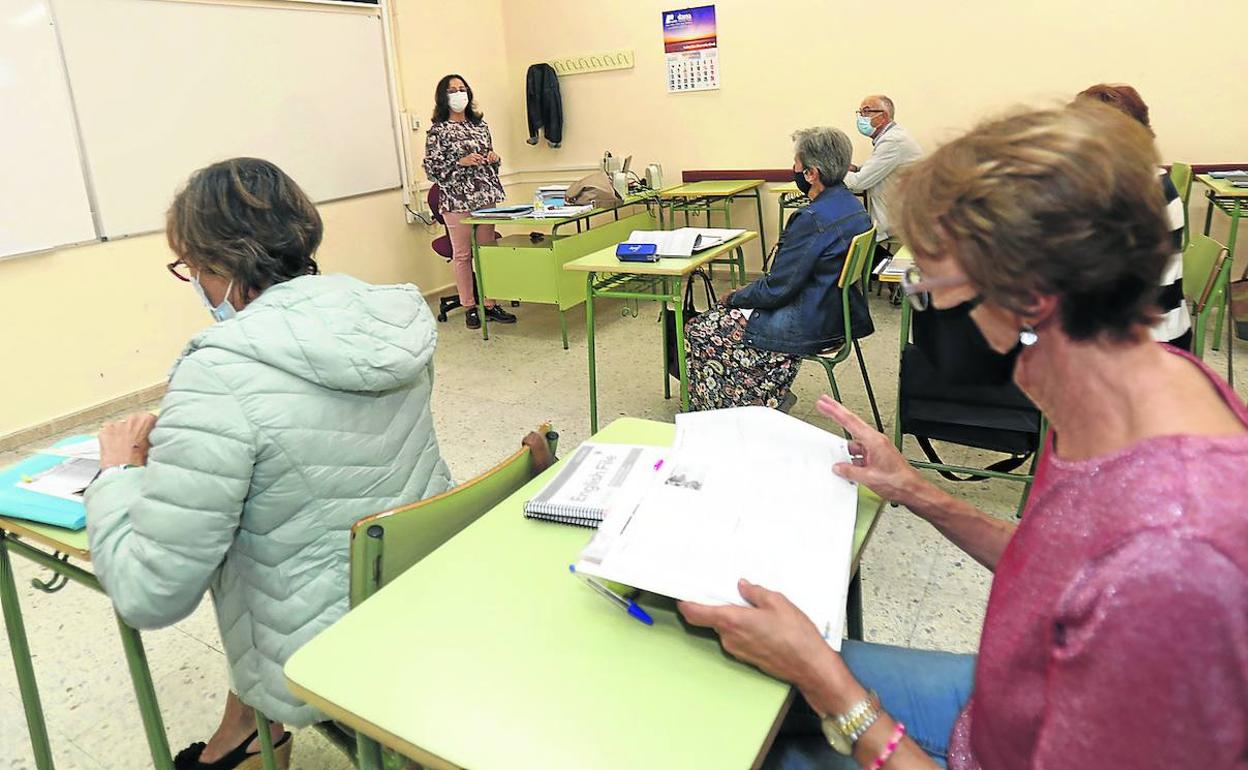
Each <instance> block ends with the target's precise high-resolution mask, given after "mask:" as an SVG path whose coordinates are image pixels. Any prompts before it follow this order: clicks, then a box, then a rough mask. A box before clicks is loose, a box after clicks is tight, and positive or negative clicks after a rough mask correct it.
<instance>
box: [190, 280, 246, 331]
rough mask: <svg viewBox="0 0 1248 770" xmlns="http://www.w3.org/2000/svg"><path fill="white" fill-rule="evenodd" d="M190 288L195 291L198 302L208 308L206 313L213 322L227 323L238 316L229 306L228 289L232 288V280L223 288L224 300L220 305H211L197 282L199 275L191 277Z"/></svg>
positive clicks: (231, 306)
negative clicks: (210, 314) (210, 315)
mask: <svg viewBox="0 0 1248 770" xmlns="http://www.w3.org/2000/svg"><path fill="white" fill-rule="evenodd" d="M191 287H192V288H194V289H195V293H196V294H198V295H199V300H200V302H203V303H204V307H206V308H208V312H209V313H212V319H213V320H214V321H228V320H229V319H231V318H233V317H234V316H235V315H237V314H238V311H237V310H235V309H234V306H233V305H231V304H230V289H231V288H233V287H234V281H233V279H231V280H230V283H229V285H228V286H226V287H225V298H224V299H222V300H221V304H220V305H215V306H214V305H213V304H212V300H210V299H208V294H207V293H206V292H205V291H204V286H203V284H201V283H200V282H199V273H195V274H194V275H192V276H191Z"/></svg>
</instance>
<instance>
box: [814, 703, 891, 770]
mask: <svg viewBox="0 0 1248 770" xmlns="http://www.w3.org/2000/svg"><path fill="white" fill-rule="evenodd" d="M879 718H880V698H879V696H878V695H876V694H875V690H872V691H871V692H870V693H868V694H867V697H866V698H864V699H863V700H860V701H858V702H857V703H855V704H854V705H853V706H850V707H849V711H846V712H845V713H844V714H835V715H833V714H829V715H827V716H824V717H823V734H824V736H826V737H827V739H828V743H830V744H832V748H834V749H836V751H837V753H838V754H844V755H845V756H849V755H850V754H853V753H854V744H855V743H857V742H858V739H859V738H861V737H862V735H863V733H865V732H866V731H867V730H868V729H869V728H870V727H871V725H873V724H875V720H877V719H879Z"/></svg>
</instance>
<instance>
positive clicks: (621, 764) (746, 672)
mask: <svg viewBox="0 0 1248 770" xmlns="http://www.w3.org/2000/svg"><path fill="white" fill-rule="evenodd" d="M674 434H675V426H673V425H671V424H666V423H658V422H651V421H648V420H638V419H633V418H623V419H620V420H617V421H615V422H613V423H612V424H611V425H610V426H608V427H607V428H606V429H605V430H603V431H602V433H600V434H597V435H595V436H594V440H595V441H611V442H622V443H640V444H653V445H669V444H671V442H672V439H673V436H674ZM557 468H558V466H556V467H555V468H551V469H548V470H547V471H546V472H545V473H543V474H542V475H541V476H540V477H538V478H536V479H534V480H533V481H532V482H530V483H529V484H527V485H526V486H525V487H523V488H522V489H520V490H519V491H517V492H516V493H515V494H514V495H512V496H511V497H509V498H507V499H506V500H504V501H503V502H502V503H500V504H499V505H498V506H497V507H496V508H494V509H493V510H491V511H490V512H488V513H486V514H485V516H483V517H482V518H481V519H479V520H478V521H477V522H476V523H475V524H472V525H471V526H470V527H468V528H467V529H466V530H464V531H463V532H462V533H460V534H459V535H456V536H455V537H454V538H453V539H452V540H451V541H450V542H448V543H447V544H446V545H444V546H442V547H441V548H439V549H438V550H436V551H434V552H433V553H432V554H430V555H429V556H427V557H426V558H425V559H424V560H422V561H420V562H418V563H417V564H416V565H415V566H414V567H412V568H411V569H410V570H408V571H407V572H405V573H404V574H403V575H401V576H400V577H398V578H396V579H395V580H394V581H393V582H391V583H390V584H389V585H387V586H386V587H385V588H382V589H381V591H379V592H378V593H376V594H374V595H373V596H372V598H370V599H368V600H367V601H365V602H364V603H363V604H361V605H360V606H359V607H356V608H355V609H353V610H351V612H349V613H347V615H346V616H345V617H344V618H343V619H341V620H339V621H338V622H337V623H335V624H334V625H333V626H331V627H330V628H328V629H327V630H325V631H323V632H322V633H321V634H320V635H319V636H317V637H316V638H315V639H313V640H312V641H311V642H309V643H308V644H306V645H305V646H304V647H303V648H302V649H300V650H299V651H298V652H296V653H295V654H294V655H293V656H292V657H291V658H290V660H289V661H288V662H287V663H286V679H287V682H288V684H289V686H290V689H291V692H293V693H294V694H295V695H296V696H298V697H300V698H302V699H304V700H305V701H307V702H309V703H311V704H313V705H315V706H316V707H318V708H319V709H321V710H322V711H324V712H325V713H326V714H329V715H330V716H331V717H333V718H334V719H336V720H338V721H340V722H342V723H344V724H345V725H347V726H349V727H351V728H353V729H355V730H358V731H360V732H363V733H364V734H366V735H368V736H369V737H371V738H373V739H375V740H377V741H379V742H380V743H382V744H383V745H385V746H388V747H390V748H392V749H394V750H396V751H398V752H400V753H402V754H404V755H406V756H408V757H410V758H412V759H413V760H415V761H417V762H420V763H421V764H422V765H425V766H427V767H432V768H457V767H458V768H472V770H494V769H495V768H497V769H498V770H504V769H505V770H529V769H532V770H537V769H538V768H540V769H541V770H565V769H571V768H575V769H576V770H583V769H584V768H594V769H595V770H615V769H617V768H618V769H619V770H625V769H627V770H635V769H636V768H648V767H653V768H701V767H714V768H722V769H723V770H731V769H732V768H741V769H744V768H749V767H751V766H755V765H757V763H758V761H759V759H760V757H761V756H762V755H763V754H765V753H766V751H767V749H768V748H769V747H770V745H771V741H772V738H773V737H774V735H775V731H776V729H777V728H778V726H779V724H780V722H781V720H782V719H783V717H784V715H785V713H786V711H787V706H788V704H789V702H790V701H791V699H792V698H793V697H794V694H793V692H792V691H791V689H790V687H789V686H788V685H787V684H785V683H783V682H780V681H778V680H775V679H772V678H771V677H768V676H766V675H764V674H762V673H760V672H758V671H757V670H756V669H754V668H752V667H750V666H746V665H744V664H742V663H739V662H737V661H734V660H732V659H731V658H730V657H728V656H727V655H725V654H724V653H723V652H722V651H721V650H720V648H719V643H718V641H717V640H716V638H715V637H714V635H712V634H708V633H705V632H703V631H701V630H698V631H691V630H690V629H688V628H686V627H685V626H684V625H682V623H681V621H680V619H679V617H678V615H677V613H676V611H675V607H674V605H673V604H672V602H671V601H670V600H665V599H661V598H658V597H651V596H648V595H643V597H642V598H641V602H642V603H643V604H645V605H647V607H649V608H651V610H652V611H651V614H652V615H653V617H654V620H655V623H654V625H653V626H645V625H642V624H641V623H639V622H637V621H636V620H634V619H633V618H631V617H629V616H628V615H626V614H625V613H623V612H621V611H619V610H618V609H616V608H615V607H613V606H612V605H611V604H610V603H608V602H607V601H605V600H604V599H603V598H602V597H601V596H598V595H597V594H595V593H594V592H593V591H591V590H590V589H589V588H588V587H587V586H585V585H582V584H581V582H580V581H579V580H577V579H576V578H575V577H573V576H571V575H569V574H568V564H570V563H572V562H573V561H575V560H576V558H577V554H578V553H579V552H580V550H581V548H582V547H583V546H584V545H585V543H586V542H587V541H588V539H589V537H590V532H589V531H587V530H584V529H580V528H577V527H569V526H565V525H561V524H553V523H550V522H544V521H535V520H530V519H526V518H524V515H523V513H522V511H523V506H524V503H525V502H526V501H527V500H529V499H530V498H531V497H532V496H533V495H534V494H535V493H536V492H537V490H538V489H539V488H540V487H541V486H542V485H543V484H545V483H546V482H547V481H548V480H549V479H550V477H551V475H552V474H554V473H555V472H556V471H557ZM882 505H883V502H882V501H881V500H880V498H878V497H876V496H875V495H874V494H872V493H871V492H869V491H867V490H865V489H863V490H862V491H861V492H860V493H859V499H858V514H857V517H858V518H857V527H856V530H855V533H854V555H855V564H857V558H858V556H859V555H861V553H862V548H863V546H864V545H865V543H866V542H867V540H868V538H869V536H870V534H871V530H872V528H873V526H874V524H875V521H876V518H877V517H878V514H879V511H880V509H881V507H882ZM859 590H860V589H859Z"/></svg>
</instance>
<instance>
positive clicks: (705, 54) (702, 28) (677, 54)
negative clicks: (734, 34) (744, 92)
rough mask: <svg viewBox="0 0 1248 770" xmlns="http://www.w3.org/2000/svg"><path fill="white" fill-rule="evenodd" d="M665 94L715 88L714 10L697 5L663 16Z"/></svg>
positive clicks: (717, 81)
mask: <svg viewBox="0 0 1248 770" xmlns="http://www.w3.org/2000/svg"><path fill="white" fill-rule="evenodd" d="M663 50H664V51H665V52H666V54H667V92H668V93H669V94H670V93H676V92H679V91H710V90H713V89H716V88H719V43H718V40H717V38H716V35H715V6H713V5H699V6H698V7H697V8H681V9H680V10H677V11H665V12H664V13H663Z"/></svg>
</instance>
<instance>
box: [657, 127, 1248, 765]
mask: <svg viewBox="0 0 1248 770" xmlns="http://www.w3.org/2000/svg"><path fill="white" fill-rule="evenodd" d="M1156 165H1157V159H1156V153H1155V150H1154V148H1153V143H1152V137H1151V135H1150V134H1149V133H1148V132H1147V131H1146V130H1145V129H1144V128H1143V126H1141V125H1140V124H1138V123H1136V122H1135V121H1132V120H1130V119H1128V118H1126V117H1124V116H1123V115H1121V114H1120V113H1118V112H1116V111H1114V110H1111V109H1107V108H1106V107H1104V106H1102V105H1097V104H1085V103H1081V104H1078V105H1076V106H1074V107H1071V108H1069V109H1058V110H1044V111H1038V112H1027V113H1021V114H1017V115H1013V116H1010V117H1006V118H1003V119H999V120H993V121H990V122H987V123H985V124H983V125H981V126H979V127H977V128H975V129H974V130H972V131H971V132H969V133H968V134H966V135H965V136H962V137H960V138H958V139H956V140H954V141H953V142H950V143H949V144H947V145H945V146H944V147H942V148H940V149H939V150H937V151H936V152H935V153H933V154H932V155H931V156H930V157H928V158H927V159H926V160H924V161H921V162H919V163H918V164H916V165H915V166H914V167H913V168H912V172H911V174H910V176H909V177H908V179H907V180H906V182H905V183H904V184H903V188H902V191H903V200H904V204H905V205H903V206H902V209H901V211H902V221H901V228H902V232H903V239H904V240H905V242H906V244H907V245H908V246H909V247H910V248H911V249H912V250H913V253H914V263H915V267H914V269H913V270H911V271H910V272H909V273H908V274H907V275H906V278H905V281H904V282H903V288H904V289H905V292H906V294H908V295H909V296H910V297H911V299H912V301H913V302H914V304H915V305H916V307H919V308H926V307H929V306H930V307H935V308H938V309H939V308H947V307H951V306H955V305H957V304H960V303H963V302H970V303H973V304H974V306H975V309H974V310H973V312H972V318H973V320H974V322H975V325H976V326H977V328H978V329H979V331H980V332H981V333H982V334H983V336H984V338H985V339H986V340H987V342H988V344H989V345H991V347H992V348H993V349H995V350H996V351H998V352H1006V351H1008V350H1011V349H1014V348H1021V353H1020V354H1019V356H1018V358H1017V363H1016V365H1015V369H1014V380H1015V382H1017V383H1018V385H1019V386H1020V387H1021V388H1022V389H1023V390H1024V391H1025V392H1026V393H1027V395H1028V396H1029V397H1031V399H1032V400H1033V401H1034V402H1035V403H1036V404H1037V405H1038V406H1039V407H1040V408H1041V409H1042V410H1043V411H1044V413H1045V414H1046V415H1047V416H1048V418H1049V419H1050V421H1051V424H1052V426H1053V427H1052V431H1051V432H1050V434H1049V436H1048V437H1047V440H1046V444H1045V447H1044V451H1043V455H1042V457H1041V460H1040V465H1039V467H1038V469H1037V473H1036V480H1035V484H1034V486H1033V488H1032V490H1031V494H1030V497H1029V499H1028V501H1027V506H1026V509H1025V511H1024V514H1023V517H1022V520H1021V522H1019V523H1015V522H1014V521H1010V520H1006V519H1004V518H1001V517H998V516H993V515H991V514H988V513H985V512H983V511H980V510H977V509H976V508H974V507H973V506H972V505H970V504H969V503H967V502H964V501H962V500H958V499H957V498H955V497H953V496H952V495H950V494H949V493H947V492H944V491H942V490H941V489H939V488H937V487H936V486H934V485H933V484H932V483H930V482H928V481H927V480H925V479H924V478H922V477H921V476H920V475H919V474H918V472H917V471H916V470H915V469H914V468H912V467H911V466H910V465H909V464H908V463H907V462H906V460H905V458H903V457H902V455H901V454H900V453H899V452H898V451H897V449H896V448H895V447H894V446H893V443H892V441H891V440H890V439H889V438H888V437H886V436H884V435H882V434H880V433H879V432H878V431H875V430H873V429H872V428H870V427H869V426H868V425H867V424H866V423H864V422H863V421H862V420H861V419H859V418H858V417H857V416H855V415H853V414H852V413H850V412H849V411H847V410H846V409H845V408H844V407H842V406H841V405H839V404H837V403H835V402H834V401H832V400H831V399H828V398H827V397H826V396H825V397H824V399H823V400H821V401H820V403H819V410H820V411H821V412H822V413H823V414H825V415H827V416H829V417H831V418H832V419H834V420H836V421H837V422H839V423H840V424H841V425H843V426H845V427H846V428H847V429H848V430H849V431H850V433H851V434H852V435H853V444H851V447H852V448H853V449H854V450H856V451H854V454H855V455H858V456H859V457H860V458H861V459H859V460H858V461H856V463H855V464H853V465H848V464H847V465H840V466H837V467H836V468H835V469H834V470H835V471H836V472H837V473H839V474H840V475H842V476H844V477H846V478H848V479H851V480H853V481H857V482H860V483H862V484H864V485H866V486H868V487H870V488H871V489H873V490H875V491H876V492H877V493H879V494H880V495H882V496H883V497H885V498H886V499H889V500H893V501H895V502H898V503H901V504H903V505H905V506H907V507H908V508H910V510H911V511H913V512H914V513H915V514H917V515H918V516H920V517H922V518H924V519H926V520H927V521H929V522H930V523H932V524H933V525H935V527H936V528H937V529H938V530H939V531H940V532H941V533H942V534H943V535H945V536H946V537H948V538H949V539H950V540H951V541H952V542H953V543H955V544H956V545H958V546H959V547H960V548H961V549H962V550H964V551H965V552H966V553H967V554H969V555H970V556H972V557H973V558H975V559H976V560H977V561H979V562H980V563H982V564H983V565H984V566H986V567H987V568H988V569H990V570H992V571H993V572H994V579H993V586H992V593H991V596H990V598H989V600H988V610H987V614H986V617H985V619H984V628H983V634H982V637H981V641H980V646H979V654H978V656H977V657H976V656H968V655H952V654H949V653H940V652H931V651H926V650H909V649H902V648H896V647H887V646H883V645H876V644H867V643H863V642H853V641H849V640H847V641H845V642H844V645H843V647H842V651H841V653H840V654H838V653H836V652H834V651H833V650H832V649H831V648H830V647H828V645H827V644H826V643H825V642H824V640H823V638H822V637H821V635H820V633H819V632H818V630H817V629H816V628H815V627H814V626H813V625H812V624H811V622H810V621H809V620H808V619H807V618H806V617H805V616H804V615H803V614H802V613H801V612H800V611H799V610H797V609H796V608H795V607H794V606H793V605H792V604H791V603H790V602H789V601H788V600H787V599H785V597H784V596H782V595H780V594H777V593H774V592H771V591H768V590H766V589H764V588H762V587H759V586H754V585H750V584H748V583H745V582H742V585H741V593H742V596H743V597H744V598H745V599H746V600H748V601H749V602H750V604H751V605H752V606H750V607H735V606H729V607H707V606H701V605H692V604H687V603H686V604H682V606H681V609H682V611H683V612H684V615H685V617H686V618H687V619H688V620H689V621H690V622H691V623H694V624H697V625H705V626H712V627H714V628H716V629H717V630H718V631H719V632H720V636H721V639H722V641H723V644H724V647H725V649H727V650H729V651H730V652H731V653H732V654H734V655H736V656H737V657H739V658H741V659H743V660H746V661H748V662H751V663H754V664H756V665H758V666H759V667H760V668H762V669H763V670H765V671H767V672H769V673H771V674H773V675H775V676H777V677H779V678H782V679H785V680H788V681H790V682H793V683H794V684H795V685H796V686H797V687H798V688H799V689H800V690H801V692H802V693H803V695H804V696H805V698H806V701H807V702H808V703H809V705H810V706H811V707H812V709H813V712H814V714H811V713H810V711H809V710H807V712H806V714H805V715H802V714H800V713H798V714H796V715H795V716H793V717H792V718H791V719H790V721H789V722H788V723H787V724H786V728H785V730H784V731H783V732H782V734H781V736H780V738H779V739H778V741H777V745H776V748H775V750H774V751H773V752H772V754H771V755H770V756H769V757H768V766H769V767H779V768H786V769H789V770H795V769H796V768H813V767H822V768H851V767H860V766H862V767H870V768H875V769H877V770H878V769H879V768H885V769H886V770H911V769H916V768H932V767H937V766H945V764H946V763H947V765H948V767H950V768H955V770H978V769H980V768H982V769H983V770H1058V769H1059V768H1123V770H1126V769H1127V768H1130V770H1173V768H1178V767H1183V768H1197V767H1199V768H1218V769H1226V770H1229V769H1230V768H1242V767H1244V759H1245V756H1248V755H1246V754H1245V748H1246V747H1248V515H1246V514H1245V503H1244V501H1245V500H1246V499H1248V477H1246V476H1245V474H1244V472H1243V469H1244V468H1245V467H1248V428H1246V425H1248V409H1245V407H1244V405H1243V404H1242V403H1241V402H1240V401H1239V399H1238V398H1237V397H1236V395H1235V393H1234V392H1233V391H1232V390H1231V389H1230V388H1229V387H1228V386H1227V385H1226V383H1224V382H1223V381H1221V380H1220V379H1219V378H1218V377H1217V375H1215V374H1214V373H1213V372H1212V371H1211V370H1209V369H1208V368H1207V367H1206V366H1204V364H1202V363H1201V362H1200V361H1198V360H1196V359H1194V358H1192V357H1191V356H1190V355H1188V354H1187V353H1185V352H1183V351H1180V350H1177V349H1175V348H1171V347H1165V346H1162V345H1156V344H1154V343H1153V341H1152V339H1151V337H1150V335H1149V326H1150V325H1151V324H1152V323H1153V322H1154V320H1155V319H1156V317H1157V315H1158V309H1157V306H1156V288H1155V287H1156V286H1157V283H1158V280H1159V279H1160V276H1161V273H1162V270H1163V269H1164V267H1165V264H1166V260H1167V259H1168V256H1169V253H1170V248H1171V243H1170V238H1169V233H1168V231H1167V223H1166V219H1165V214H1164V209H1163V203H1162V200H1161V197H1160V196H1158V195H1157V194H1156V187H1154V186H1153V179H1154V175H1155V173H1156V172H1155V169H1156ZM882 590H883V591H885V592H887V590H888V587H887V586H883V587H882ZM803 720H804V721H803ZM820 720H821V721H820ZM820 727H822V733H823V734H822V735H821V734H820V729H819V728H820ZM829 743H830V744H831V746H829Z"/></svg>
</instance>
